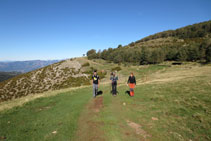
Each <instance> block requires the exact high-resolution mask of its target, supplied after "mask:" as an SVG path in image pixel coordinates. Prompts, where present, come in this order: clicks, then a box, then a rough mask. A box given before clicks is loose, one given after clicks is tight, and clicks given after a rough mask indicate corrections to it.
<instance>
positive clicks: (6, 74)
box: [0, 72, 21, 82]
mask: <svg viewBox="0 0 211 141" xmlns="http://www.w3.org/2000/svg"><path fill="white" fill-rule="evenodd" d="M19 74H21V73H20V72H0V82H1V81H4V80H7V79H10V78H12V77H15V76H17V75H19Z"/></svg>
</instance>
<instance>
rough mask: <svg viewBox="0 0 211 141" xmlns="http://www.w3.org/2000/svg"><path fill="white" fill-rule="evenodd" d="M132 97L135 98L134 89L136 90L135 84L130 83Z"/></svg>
mask: <svg viewBox="0 0 211 141" xmlns="http://www.w3.org/2000/svg"><path fill="white" fill-rule="evenodd" d="M129 87H130V96H134V88H135V83H130V84H129Z"/></svg>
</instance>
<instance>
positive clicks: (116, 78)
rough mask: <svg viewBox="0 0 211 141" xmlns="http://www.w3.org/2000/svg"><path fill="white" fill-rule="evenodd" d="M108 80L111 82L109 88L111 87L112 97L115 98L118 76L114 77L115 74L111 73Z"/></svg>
mask: <svg viewBox="0 0 211 141" xmlns="http://www.w3.org/2000/svg"><path fill="white" fill-rule="evenodd" d="M110 80H111V86H112V91H111V92H112V94H113V95H114V96H116V94H117V80H118V76H116V74H115V73H114V72H113V73H111V78H110Z"/></svg>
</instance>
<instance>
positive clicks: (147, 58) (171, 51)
mask: <svg viewBox="0 0 211 141" xmlns="http://www.w3.org/2000/svg"><path fill="white" fill-rule="evenodd" d="M87 56H88V58H89V59H96V58H101V59H104V60H108V61H112V62H115V63H133V64H140V65H143V64H156V63H161V62H163V61H192V62H195V61H200V62H211V21H206V22H202V23H198V24H194V25H189V26H186V27H183V28H179V29H176V30H169V31H164V32H160V33H157V34H154V35H151V36H148V37H145V38H143V39H141V40H138V41H135V42H132V43H130V44H129V45H126V46H124V47H123V46H122V45H119V46H118V47H117V48H114V49H113V48H109V49H105V50H103V51H102V52H101V51H99V52H96V50H94V49H92V50H89V51H88V52H87Z"/></svg>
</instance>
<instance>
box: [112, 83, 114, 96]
mask: <svg viewBox="0 0 211 141" xmlns="http://www.w3.org/2000/svg"><path fill="white" fill-rule="evenodd" d="M112 94H114V84H113V83H112Z"/></svg>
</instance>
